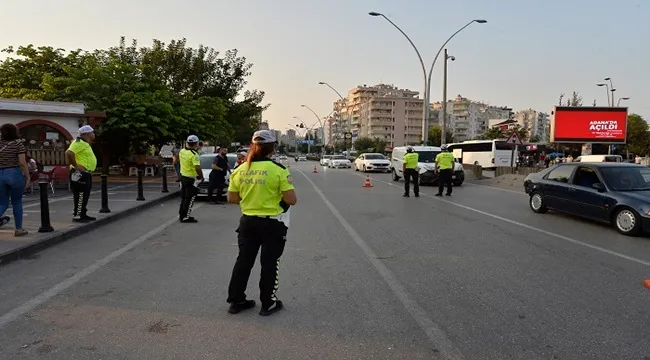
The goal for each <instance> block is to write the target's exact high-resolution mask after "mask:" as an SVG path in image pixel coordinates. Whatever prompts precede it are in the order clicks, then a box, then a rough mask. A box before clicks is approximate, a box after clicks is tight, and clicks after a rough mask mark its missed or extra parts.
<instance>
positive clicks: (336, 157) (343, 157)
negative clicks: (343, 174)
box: [331, 155, 346, 160]
mask: <svg viewBox="0 0 650 360" xmlns="http://www.w3.org/2000/svg"><path fill="white" fill-rule="evenodd" d="M331 159H333V160H345V159H346V158H345V156H343V155H332V157H331Z"/></svg>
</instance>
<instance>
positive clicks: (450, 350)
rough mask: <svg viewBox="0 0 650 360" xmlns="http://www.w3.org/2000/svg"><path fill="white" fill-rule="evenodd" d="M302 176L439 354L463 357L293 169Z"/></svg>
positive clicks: (453, 359) (455, 358)
mask: <svg viewBox="0 0 650 360" xmlns="http://www.w3.org/2000/svg"><path fill="white" fill-rule="evenodd" d="M295 170H296V171H297V172H299V173H300V174H301V175H302V176H304V177H305V179H307V181H309V183H310V184H311V186H313V187H314V190H315V191H316V193H317V194H318V195H319V196H320V198H321V199H322V200H323V202H324V203H325V205H327V207H328V208H329V209H330V211H331V212H332V214H333V215H334V217H336V219H337V220H338V221H339V223H341V225H342V226H343V227H344V228H345V230H346V231H347V232H348V235H350V237H351V238H352V239H353V240H354V242H355V243H356V244H357V245H358V246H359V247H360V248H361V250H362V251H363V253H364V255H366V258H368V260H369V261H370V263H371V264H372V265H373V266H374V268H375V270H377V272H378V273H379V275H381V277H382V278H383V279H384V281H386V283H387V284H388V286H389V287H390V288H391V290H393V293H394V294H395V296H397V298H398V299H399V300H400V302H401V303H402V305H403V306H404V307H405V308H406V310H407V311H408V312H409V314H411V317H413V319H414V320H415V321H416V322H417V323H418V325H420V327H421V328H422V330H423V331H424V333H425V334H426V335H427V337H428V338H429V340H430V341H431V343H432V344H433V346H435V347H436V348H437V349H438V350H439V351H440V354H442V356H443V357H444V358H446V359H449V360H462V359H464V357H463V355H462V354H461V353H460V351H458V349H456V347H455V346H454V344H453V343H452V342H451V340H449V338H448V337H447V335H446V334H445V332H444V331H442V329H440V327H439V326H438V325H436V323H434V322H433V320H432V319H431V318H430V317H429V315H428V314H427V312H426V311H425V310H424V309H423V308H422V307H421V306H420V304H418V303H417V302H416V301H415V300H414V299H413V296H411V295H410V294H409V292H408V291H407V290H406V288H405V287H404V286H403V285H402V284H400V282H399V281H398V280H397V277H395V275H394V274H393V273H392V272H391V271H390V270H389V269H388V267H386V265H384V263H383V262H382V261H381V260H379V258H378V256H377V254H376V253H375V252H374V251H373V250H372V248H371V247H370V246H369V245H368V243H367V242H366V241H365V240H364V239H363V238H362V237H361V236H360V235H359V233H357V232H356V230H354V228H353V227H352V225H350V223H349V222H348V221H347V220H345V218H344V217H343V215H341V213H340V212H339V211H338V210H337V209H336V207H335V206H334V205H333V204H332V203H331V202H330V201H329V200H328V199H327V197H326V196H325V194H324V193H323V192H322V191H321V190H320V189H319V188H318V186H316V184H315V183H314V182H313V181H312V180H311V179H310V178H309V177H308V176H307V175H305V173H304V172H302V171H301V170H300V169H295Z"/></svg>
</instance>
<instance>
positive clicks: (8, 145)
mask: <svg viewBox="0 0 650 360" xmlns="http://www.w3.org/2000/svg"><path fill="white" fill-rule="evenodd" d="M25 153H27V149H25V145H23V143H22V142H20V140H12V141H4V140H0V169H6V168H12V167H18V166H20V161H19V160H18V155H19V154H25Z"/></svg>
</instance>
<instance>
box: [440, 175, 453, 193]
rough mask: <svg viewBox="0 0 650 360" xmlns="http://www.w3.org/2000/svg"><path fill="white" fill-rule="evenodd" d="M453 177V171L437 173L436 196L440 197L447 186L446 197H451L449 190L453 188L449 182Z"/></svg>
mask: <svg viewBox="0 0 650 360" xmlns="http://www.w3.org/2000/svg"><path fill="white" fill-rule="evenodd" d="M453 176H454V169H440V171H439V172H438V194H441V195H442V190H444V189H445V185H447V195H451V189H452V188H453V186H452V184H451V180H452V178H453Z"/></svg>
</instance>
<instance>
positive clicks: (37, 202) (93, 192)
mask: <svg viewBox="0 0 650 360" xmlns="http://www.w3.org/2000/svg"><path fill="white" fill-rule="evenodd" d="M134 185H135V184H127V185H120V186H115V187H112V188H110V189H109V191H110V190H117V189H122V188H125V187H129V186H134ZM99 192H101V190H97V191H91V192H90V193H91V194H97V193H99ZM63 200H72V196H65V197H60V198H54V199H52V200H49V201H48V203H49V204H52V203H55V202H59V201H63ZM34 206H41V202H40V201H35V202H34V203H33V204H27V205H23V209H24V208H30V207H34Z"/></svg>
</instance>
